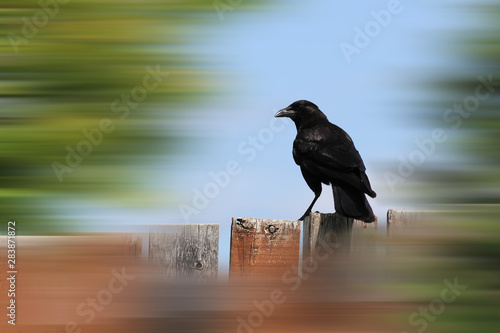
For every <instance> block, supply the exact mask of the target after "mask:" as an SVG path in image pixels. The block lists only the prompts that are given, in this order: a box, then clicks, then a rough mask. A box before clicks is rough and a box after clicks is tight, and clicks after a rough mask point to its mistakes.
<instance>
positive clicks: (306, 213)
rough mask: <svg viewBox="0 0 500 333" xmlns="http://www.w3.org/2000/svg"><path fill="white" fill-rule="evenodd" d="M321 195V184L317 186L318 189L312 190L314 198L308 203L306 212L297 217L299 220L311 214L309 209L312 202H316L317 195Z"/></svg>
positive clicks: (312, 204)
mask: <svg viewBox="0 0 500 333" xmlns="http://www.w3.org/2000/svg"><path fill="white" fill-rule="evenodd" d="M320 195H321V184H320V186H319V191H318V190H316V191H314V199H313V201H312V202H311V204H310V205H309V207H308V208H307V210H306V212H305V213H304V215H302V217H301V218H299V220H300V221H304V219H305V218H306V217H307V216H308V215H309V214H311V210H312V208H313V206H314V204H315V203H316V200H318V198H319V196H320Z"/></svg>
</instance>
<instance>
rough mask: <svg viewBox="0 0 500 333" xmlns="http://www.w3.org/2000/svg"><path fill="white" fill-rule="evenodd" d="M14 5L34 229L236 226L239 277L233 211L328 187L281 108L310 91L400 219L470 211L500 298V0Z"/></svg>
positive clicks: (14, 125) (13, 93)
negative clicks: (297, 160)
mask: <svg viewBox="0 0 500 333" xmlns="http://www.w3.org/2000/svg"><path fill="white" fill-rule="evenodd" d="M0 4H1V5H0V11H1V15H0V31H1V35H2V39H1V41H0V52H1V61H0V75H1V79H0V117H1V119H0V127H1V128H0V159H1V161H0V177H1V183H0V186H1V187H0V193H1V200H0V217H1V219H2V220H3V221H5V224H6V223H7V221H8V220H16V221H17V224H18V226H17V232H18V234H19V235H41V234H44V235H56V234H65V233H69V232H71V233H74V232H96V231H120V232H121V231H137V232H140V231H143V230H144V228H145V227H146V226H147V225H150V224H183V223H218V224H220V233H221V238H220V245H219V246H220V251H219V252H220V256H219V265H220V273H221V275H224V274H226V272H227V266H228V258H229V232H230V223H231V217H232V216H248V217H259V218H275V219H291V220H293V219H296V218H297V217H299V216H300V215H301V214H302V213H303V211H304V210H305V208H306V207H307V205H308V204H309V202H310V200H311V199H312V197H313V194H312V192H311V191H310V190H309V188H308V187H307V185H306V183H305V182H304V181H303V179H302V176H301V174H300V170H299V168H298V167H297V166H296V165H295V164H294V162H293V159H292V155H291V147H292V141H293V139H294V137H295V127H294V126H293V123H291V121H290V122H286V120H285V121H282V120H275V119H273V115H274V113H275V112H276V111H277V110H279V109H280V108H282V107H285V106H287V105H289V104H290V103H292V102H293V101H295V100H299V99H308V100H311V101H313V102H314V103H316V104H317V105H318V106H319V107H320V109H322V110H323V111H324V113H325V114H326V115H327V116H328V118H329V120H330V121H331V122H333V123H335V124H337V125H339V126H340V127H342V128H343V129H344V130H346V131H347V132H348V133H349V134H350V135H351V137H352V138H353V140H354V142H355V144H356V147H357V149H358V150H359V151H360V153H361V156H362V157H363V159H364V162H365V165H366V167H367V173H368V176H369V177H370V179H371V182H372V187H373V188H374V190H375V191H376V192H377V193H378V197H377V198H376V199H374V200H370V203H371V204H372V206H373V208H374V211H375V213H376V214H377V215H378V216H379V221H380V222H379V229H382V232H383V231H384V223H385V214H386V211H387V209H388V208H415V209H438V210H446V211H450V212H464V213H463V214H459V216H460V221H461V222H460V237H457V238H459V239H460V242H464V243H463V246H460V247H458V248H457V247H455V246H453V249H454V251H453V253H454V254H455V255H457V258H462V256H464V257H468V256H471V253H473V257H474V258H476V259H477V260H472V259H471V258H469V259H467V265H465V266H464V267H462V268H463V269H464V270H467V271H470V272H471V276H474V275H475V274H473V273H476V275H479V276H482V274H483V273H484V270H490V271H488V272H487V274H486V273H485V274H486V275H487V276H488V277H489V279H490V280H488V282H485V284H484V285H482V287H481V288H483V289H481V292H480V293H479V294H476V296H477V297H478V298H475V299H474V301H476V302H477V303H480V304H486V303H481V298H480V295H482V294H483V293H486V291H490V292H489V296H488V297H490V298H489V299H488V302H489V303H488V304H489V309H490V310H491V309H496V310H498V309H499V307H498V300H499V299H498V288H499V284H498V279H499V275H498V268H497V267H499V266H498V258H499V255H500V252H499V251H500V244H499V242H500V241H499V239H500V238H498V236H499V233H500V230H499V227H498V224H497V223H496V219H497V216H498V215H497V212H498V206H497V204H498V202H499V200H500V190H499V189H500V184H499V183H500V174H499V173H500V168H499V167H498V162H499V159H500V155H499V154H498V148H497V147H498V144H499V143H500V131H499V128H500V118H499V115H498V111H497V110H498V107H499V105H500V98H499V96H500V95H499V94H498V90H499V89H500V70H499V69H500V68H499V65H498V59H499V57H500V4H499V3H498V2H497V1H493V0H490V1H488V0H481V1H472V0H460V1H450V0H437V1H430V0H429V1H425V0H422V1H409V0H401V1H378V0H377V1H370V2H363V3H360V2H331V1H323V0H314V1H309V2H307V3H305V2H301V1H280V0H275V1H260V0H238V1H236V0H216V1H198V0H183V1H174V0H172V1H167V0H164V1H161V0H146V1H139V0H127V1H119V2H118V1H112V0H100V1H93V0H86V1H84V0H81V1H80V0H72V1H62V0H61V1H56V0H46V1H43V0H42V1H40V2H36V1H31V0H12V1H0ZM332 200H333V199H332V196H331V192H330V190H329V189H326V188H325V189H324V191H323V195H322V197H321V198H320V200H318V202H317V204H316V206H315V210H318V211H321V212H333V211H334V208H333V201H332ZM465 212H466V213H465ZM464 214H465V215H464ZM465 216H466V217H465ZM6 231H7V228H6V227H5V228H2V229H1V230H0V233H2V234H6ZM473 232H477V233H478V234H477V235H480V236H478V237H476V238H474V241H472V240H470V239H468V238H467V237H466V235H467V234H470V233H473ZM457 242H458V241H457ZM460 242H458V243H457V244H462V243H460ZM453 244H455V243H453ZM448 250H449V249H448V248H447V249H446V251H448ZM455 250H456V251H462V252H460V255H458V252H456V251H455ZM457 260H459V259H457ZM469 260H472V264H471V265H469V264H470V263H469ZM480 263H483V264H484V265H482V264H480ZM487 267H489V268H487ZM428 269H429V267H425V266H424V267H421V269H420V270H419V271H418V272H419V273H417V274H418V275H419V276H424V275H425V274H427V273H426V272H428ZM450 278H452V277H450ZM433 281H434V282H435V283H436V284H437V285H438V286H441V285H442V279H441V277H440V278H438V279H436V280H433ZM477 303H476V305H477ZM492 305H494V306H492ZM491 311H493V310H491ZM496 313H498V311H497V312H496ZM469 314H470V312H469ZM483 314H484V313H483ZM479 319H480V316H479V315H478V316H477V317H472V319H471V321H470V323H473V322H475V321H476V320H479ZM482 319H484V318H482ZM496 324H498V323H496ZM492 325H493V324H492ZM489 327H490V328H491V327H493V326H489ZM462 328H464V330H463V331H464V332H465V331H467V330H465V328H470V326H463V327H462ZM454 329H456V330H455V331H454V332H458V330H457V328H456V327H454ZM443 331H446V327H444V328H443ZM483 331H488V330H486V329H485V330H483ZM490 331H491V330H490Z"/></svg>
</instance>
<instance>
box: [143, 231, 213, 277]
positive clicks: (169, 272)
mask: <svg viewBox="0 0 500 333" xmlns="http://www.w3.org/2000/svg"><path fill="white" fill-rule="evenodd" d="M218 256H219V225H217V224H198V225H192V224H191V225H190V224H186V225H158V226H152V227H151V228H150V233H149V258H150V259H151V261H152V262H154V263H155V264H157V265H160V266H162V267H164V271H163V275H164V277H165V278H169V279H184V278H189V279H194V280H199V279H201V280H205V279H216V278H217V272H218Z"/></svg>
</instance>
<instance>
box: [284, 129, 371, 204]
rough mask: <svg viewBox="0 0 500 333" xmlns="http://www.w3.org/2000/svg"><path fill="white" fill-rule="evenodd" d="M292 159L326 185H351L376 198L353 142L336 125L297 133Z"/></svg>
mask: <svg viewBox="0 0 500 333" xmlns="http://www.w3.org/2000/svg"><path fill="white" fill-rule="evenodd" d="M293 157H294V160H295V163H297V164H298V165H300V166H301V167H303V168H304V169H306V170H307V171H308V172H310V173H313V174H315V175H316V176H317V177H318V178H319V179H321V181H322V182H323V183H326V184H329V183H334V184H338V185H346V186H352V187H355V188H357V189H359V190H360V191H362V192H365V193H368V194H370V195H371V196H374V195H375V192H373V190H372V189H371V187H370V183H369V181H368V177H366V174H365V170H366V168H365V165H364V163H363V160H362V159H361V156H360V155H359V152H358V151H357V150H356V148H355V146H354V143H353V142H352V139H351V138H350V137H349V135H348V134H347V133H346V132H345V131H344V130H342V129H341V128H340V127H338V126H336V125H333V124H331V123H329V122H328V123H327V124H321V125H320V126H316V127H313V128H310V129H308V130H303V131H300V132H299V133H297V137H296V139H295V141H294V144H293Z"/></svg>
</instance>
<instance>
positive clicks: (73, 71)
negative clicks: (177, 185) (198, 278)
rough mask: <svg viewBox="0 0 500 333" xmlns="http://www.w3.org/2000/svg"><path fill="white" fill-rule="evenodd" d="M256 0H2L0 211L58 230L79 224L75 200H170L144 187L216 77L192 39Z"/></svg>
mask: <svg viewBox="0 0 500 333" xmlns="http://www.w3.org/2000/svg"><path fill="white" fill-rule="evenodd" d="M258 6H260V7H263V2H261V1H259V2H255V1H253V2H252V3H251V4H250V3H248V4H247V3H245V2H236V1H227V3H226V2H225V1H218V2H212V1H201V0H182V1H174V0H173V1H159V0H145V1H142V0H125V1H114V0H99V1H97V0H72V1H69V0H41V1H40V2H38V1H33V0H9V1H2V6H1V7H2V9H1V11H2V18H1V19H0V34H1V35H2V36H3V38H2V40H1V42H0V53H1V58H2V61H1V62H0V75H1V78H2V79H1V80H0V103H1V105H2V107H1V109H0V159H1V160H0V179H1V180H0V184H1V185H0V186H1V188H0V197H1V199H0V216H1V219H3V220H8V219H16V220H19V221H22V226H23V230H24V231H25V232H52V231H54V230H57V229H60V228H61V227H67V226H69V225H71V222H72V221H68V217H67V216H66V217H65V214H61V211H68V209H70V207H69V206H68V200H74V201H80V200H86V199H90V198H91V199H92V200H93V201H94V202H106V203H109V204H110V205H116V206H118V207H120V206H121V207H129V206H135V207H147V206H154V205H158V204H160V203H162V202H165V200H164V198H158V196H159V195H158V194H157V193H155V192H154V191H153V190H151V188H148V185H151V184H154V182H155V180H154V179H148V170H150V169H151V168H152V167H154V166H156V167H158V165H161V164H160V162H161V161H163V163H164V161H165V159H166V158H168V156H171V155H173V154H176V153H179V151H180V148H181V142H180V138H181V136H183V140H182V141H183V142H185V141H186V135H185V133H183V132H182V128H178V126H175V125H173V124H172V119H175V118H176V117H177V116H179V114H181V113H182V112H185V111H183V105H186V104H190V105H193V104H196V103H200V102H201V101H202V100H203V99H204V98H206V97H207V96H209V95H213V94H216V93H217V92H218V91H219V90H218V89H219V88H220V85H218V82H219V81H220V79H221V76H218V74H217V73H216V71H215V70H213V69H212V68H211V64H212V63H213V62H214V59H210V58H208V57H207V56H206V55H203V54H197V53H196V52H197V51H196V47H193V45H197V44H198V43H200V42H206V39H208V38H210V36H209V35H208V32H207V30H208V29H205V27H208V26H211V25H214V24H222V23H221V19H224V18H225V17H226V16H227V15H228V14H229V13H230V12H231V11H233V10H235V9H237V10H248V9H249V8H251V9H255V8H256V7H258ZM260 7H259V8H260ZM198 50H199V48H198ZM187 109H188V108H187ZM165 177H168V173H166V174H165ZM160 196H162V195H160ZM72 213H73V214H78V213H77V212H72ZM2 232H3V230H2Z"/></svg>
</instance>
